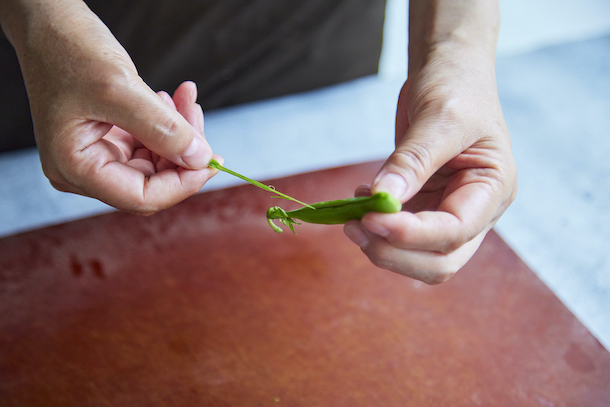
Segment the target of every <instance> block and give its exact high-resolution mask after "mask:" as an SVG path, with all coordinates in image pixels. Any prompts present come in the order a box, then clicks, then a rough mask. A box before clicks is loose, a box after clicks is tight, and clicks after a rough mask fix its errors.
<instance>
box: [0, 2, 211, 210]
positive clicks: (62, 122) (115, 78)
mask: <svg viewBox="0 0 610 407" xmlns="http://www.w3.org/2000/svg"><path fill="white" fill-rule="evenodd" d="M5 3H6V4H4V6H5V7H8V6H7V4H8V5H9V6H12V7H9V8H8V9H5V10H3V12H6V15H7V17H6V19H5V20H4V21H2V22H3V28H4V29H5V31H6V32H7V36H8V37H9V39H10V40H11V42H12V43H13V45H14V47H15V49H16V51H17V55H18V57H19V62H20V64H21V68H22V72H23V77H24V81H25V84H26V89H27V92H28V97H29V99H30V107H31V112H32V118H33V123H34V131H35V137H36V143H37V146H38V150H39V153H40V159H41V163H42V167H43V170H44V173H45V175H46V176H47V177H48V178H49V180H50V181H51V184H52V185H53V186H54V187H55V188H57V189H59V190H61V191H66V192H73V193H77V194H82V195H86V196H90V197H94V198H97V199H99V200H101V201H104V202H106V203H108V204H109V205H112V206H114V207H116V208H118V209H120V210H124V211H128V212H132V213H137V214H143V215H147V214H152V213H155V212H157V211H159V210H161V209H164V208H167V207H170V206H172V205H174V204H176V203H178V202H180V201H182V200H183V199H185V198H187V197H188V196H190V195H192V194H194V193H196V192H197V191H199V189H200V188H201V187H202V186H203V184H204V183H205V182H206V181H207V180H208V179H209V178H210V177H211V176H213V175H214V174H215V173H216V171H215V170H212V169H210V168H207V164H208V162H209V161H210V159H211V158H212V150H211V148H210V146H209V145H208V143H207V141H206V140H205V137H204V135H203V112H202V111H201V107H199V106H198V105H197V104H196V98H197V90H196V87H195V85H194V84H193V83H191V82H186V83H183V84H182V85H181V86H180V87H179V88H178V89H177V90H176V92H175V93H174V96H173V99H172V98H171V97H169V95H168V94H166V93H160V94H159V95H157V94H155V92H154V91H152V90H151V89H150V88H149V87H148V86H147V85H146V84H145V83H144V81H143V80H142V79H141V78H140V77H139V76H138V73H137V71H136V68H135V66H134V65H133V62H132V61H131V59H130V57H129V55H127V52H126V51H125V50H124V49H123V48H122V47H121V45H120V44H119V43H118V42H117V40H116V39H115V38H114V36H113V35H112V34H111V33H110V31H109V30H108V29H107V27H106V26H105V25H104V24H103V23H102V22H101V21H100V20H99V19H98V18H97V16H96V15H95V14H93V13H92V12H91V11H90V10H89V9H88V8H87V7H86V5H85V4H84V3H83V2H81V1H75V0H53V1H47V2H40V3H39V4H37V5H35V9H33V10H27V7H34V6H30V5H29V3H28V2H19V1H15V2H10V1H8V2H5ZM24 4H26V5H25V6H24ZM20 7H23V8H25V9H26V10H25V11H24V9H23V8H20ZM26 11H27V12H26ZM11 14H12V16H11ZM22 16H25V17H23V18H21V17H22ZM9 17H12V19H9ZM26 20H27V21H26Z"/></svg>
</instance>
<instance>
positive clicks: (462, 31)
mask: <svg viewBox="0 0 610 407" xmlns="http://www.w3.org/2000/svg"><path fill="white" fill-rule="evenodd" d="M499 26H500V17H499V7H498V2H497V1H496V0H489V1H469V0H411V1H410V2H409V75H411V74H413V73H415V72H418V71H419V70H421V68H422V67H423V66H425V65H426V64H428V63H429V62H431V60H433V59H434V58H435V57H436V56H439V55H443V54H446V55H451V57H452V58H458V59H459V58H461V57H463V58H475V59H476V61H477V62H479V63H485V64H490V65H491V66H493V63H494V61H495V52H496V43H497V38H498V31H499Z"/></svg>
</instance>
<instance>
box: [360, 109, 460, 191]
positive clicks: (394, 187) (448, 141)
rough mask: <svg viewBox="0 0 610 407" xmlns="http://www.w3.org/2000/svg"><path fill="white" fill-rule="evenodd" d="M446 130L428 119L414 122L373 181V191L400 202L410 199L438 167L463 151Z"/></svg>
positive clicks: (457, 141)
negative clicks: (430, 122) (432, 123)
mask: <svg viewBox="0 0 610 407" xmlns="http://www.w3.org/2000/svg"><path fill="white" fill-rule="evenodd" d="M460 147H461V145H460V143H459V140H456V138H455V137H451V136H450V134H448V132H447V131H445V132H443V131H442V130H440V131H439V129H438V128H437V126H432V125H429V124H427V123H426V122H425V121H419V122H415V123H411V125H410V126H409V127H408V129H407V131H406V133H405V135H404V137H401V143H400V144H399V145H398V146H397V147H396V149H395V150H394V152H393V153H392V155H390V157H389V158H388V159H387V161H386V162H385V163H384V165H383V166H382V168H381V169H380V170H379V173H378V174H377V176H376V177H375V180H374V181H373V185H372V186H371V192H372V193H377V192H382V191H383V192H388V193H390V194H392V195H393V196H395V197H396V198H397V199H398V200H400V201H401V202H406V201H408V200H409V199H411V198H412V197H413V196H414V195H415V194H416V193H417V192H418V191H419V190H420V189H421V188H422V186H423V185H424V184H425V183H426V181H427V180H428V179H429V178H430V177H431V176H432V175H433V174H434V173H435V172H436V171H438V169H439V168H441V167H442V166H443V165H445V164H446V163H447V162H448V161H449V160H451V159H452V158H454V157H455V156H457V155H458V154H459V153H460Z"/></svg>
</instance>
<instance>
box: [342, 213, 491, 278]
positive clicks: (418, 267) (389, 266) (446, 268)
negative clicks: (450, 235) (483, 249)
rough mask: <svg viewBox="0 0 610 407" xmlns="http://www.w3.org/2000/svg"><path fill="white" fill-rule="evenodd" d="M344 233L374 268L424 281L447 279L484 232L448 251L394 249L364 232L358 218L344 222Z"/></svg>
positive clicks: (466, 259) (465, 259) (468, 254)
mask: <svg viewBox="0 0 610 407" xmlns="http://www.w3.org/2000/svg"><path fill="white" fill-rule="evenodd" d="M345 233H346V235H347V236H348V237H349V238H350V239H351V240H352V241H353V242H354V243H356V244H358V245H359V246H360V248H361V250H362V251H363V253H364V254H365V255H366V256H367V257H368V258H369V259H370V260H371V262H372V263H373V264H374V265H376V266H377V267H380V268H383V269H386V270H390V271H393V272H395V273H399V274H402V275H405V276H408V277H411V278H414V279H417V280H420V281H423V282H425V283H427V284H438V283H442V282H444V281H447V280H448V279H449V278H450V277H451V276H453V275H454V274H455V273H456V272H457V271H459V270H460V269H461V268H462V267H463V266H464V265H465V264H466V263H467V262H468V260H469V259H470V258H471V257H472V255H473V254H474V253H475V252H476V251H477V249H478V247H479V246H480V244H481V242H482V241H483V238H484V237H485V234H486V232H482V233H480V234H479V235H478V236H477V237H475V238H474V239H472V240H471V241H469V242H468V243H466V244H465V245H463V246H462V247H460V248H459V249H458V250H455V251H453V252H451V253H440V252H435V251H425V250H403V249H399V248H396V247H394V246H392V245H391V244H390V243H389V242H388V241H387V240H385V239H384V238H382V237H379V236H376V235H374V234H371V233H370V232H368V231H367V230H366V229H364V228H363V227H362V225H361V224H360V223H359V222H358V221H350V222H348V223H347V224H346V225H345Z"/></svg>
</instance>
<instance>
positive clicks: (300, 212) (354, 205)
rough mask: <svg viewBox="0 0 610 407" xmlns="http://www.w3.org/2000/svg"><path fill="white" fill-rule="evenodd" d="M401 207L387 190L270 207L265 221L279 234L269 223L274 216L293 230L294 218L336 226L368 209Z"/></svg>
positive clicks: (279, 231)
mask: <svg viewBox="0 0 610 407" xmlns="http://www.w3.org/2000/svg"><path fill="white" fill-rule="evenodd" d="M401 209H402V204H401V203H400V201H399V200H398V199H396V198H394V197H393V196H392V195H390V194H388V193H387V192H379V193H377V194H375V195H372V196H359V197H356V198H348V199H341V200H338V201H325V202H318V203H314V204H311V205H309V206H308V207H304V208H299V209H296V210H294V211H288V212H286V211H285V210H283V209H282V208H280V207H279V206H274V207H273V208H269V210H268V211H267V221H268V222H269V225H270V226H271V227H272V228H273V230H275V231H276V232H278V233H282V229H281V228H280V227H279V226H277V225H276V224H275V223H274V222H273V220H274V219H279V220H280V222H281V223H282V224H284V225H287V226H288V227H290V229H291V230H292V231H293V232H294V226H293V225H294V224H297V225H298V224H299V223H297V221H296V220H295V219H298V220H301V221H303V222H307V223H319V224H324V225H336V224H342V223H346V222H348V221H350V220H355V219H357V220H359V219H362V217H363V216H364V215H366V214H367V213H369V212H382V213H395V212H399V211H400V210H401Z"/></svg>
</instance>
